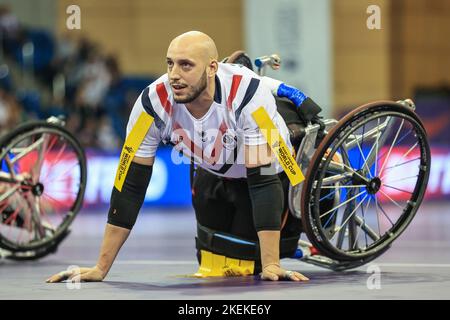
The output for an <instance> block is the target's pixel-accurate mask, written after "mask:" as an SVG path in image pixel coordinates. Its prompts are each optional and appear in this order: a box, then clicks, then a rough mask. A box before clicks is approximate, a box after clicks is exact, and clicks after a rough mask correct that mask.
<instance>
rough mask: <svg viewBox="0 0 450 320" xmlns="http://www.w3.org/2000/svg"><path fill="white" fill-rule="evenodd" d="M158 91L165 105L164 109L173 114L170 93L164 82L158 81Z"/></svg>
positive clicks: (170, 114)
mask: <svg viewBox="0 0 450 320" xmlns="http://www.w3.org/2000/svg"><path fill="white" fill-rule="evenodd" d="M156 93H157V94H158V97H159V101H161V105H162V106H163V108H164V110H166V112H167V113H168V114H169V116H172V104H171V103H170V101H169V99H168V94H167V90H166V86H165V85H164V83H158V84H157V85H156Z"/></svg>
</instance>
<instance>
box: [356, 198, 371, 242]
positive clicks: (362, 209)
mask: <svg viewBox="0 0 450 320" xmlns="http://www.w3.org/2000/svg"><path fill="white" fill-rule="evenodd" d="M371 199H372V198H371V197H369V200H368V201H367V204H366V211H367V208H368V207H369V204H370V200H371ZM361 212H362V219H361V218H360V217H358V215H355V217H354V219H355V222H356V224H358V221H361V220H362V224H359V229H358V232H357V233H356V237H355V241H354V242H353V245H352V248H353V249H355V248H356V242H357V241H358V237H359V233H360V232H361V230H363V227H364V226H365V225H366V216H365V213H364V206H361ZM356 218H358V221H357V219H356ZM364 238H365V240H366V248H367V247H368V246H369V245H368V243H367V232H364Z"/></svg>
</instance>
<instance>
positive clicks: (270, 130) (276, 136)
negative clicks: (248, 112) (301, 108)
mask: <svg viewBox="0 0 450 320" xmlns="http://www.w3.org/2000/svg"><path fill="white" fill-rule="evenodd" d="M252 116H253V119H255V122H256V124H257V125H258V126H259V128H260V129H261V133H262V134H263V135H264V137H265V138H266V140H267V143H268V144H269V146H270V148H271V149H272V151H273V153H274V154H275V155H276V157H277V159H278V161H279V162H280V164H281V166H282V167H283V169H284V171H285V172H286V174H287V176H288V178H289V181H290V182H291V184H292V185H293V186H295V185H297V184H299V183H300V182H302V181H303V180H305V177H304V176H303V173H302V171H301V170H300V167H299V166H298V164H297V162H296V161H295V159H294V157H292V155H291V152H290V151H289V148H288V147H287V145H286V142H284V140H283V137H282V136H281V135H280V132H279V131H278V129H277V127H276V126H275V124H274V123H273V122H272V120H271V119H270V117H269V115H268V113H267V111H266V110H265V109H264V107H259V108H258V109H257V110H256V111H254V112H253V113H252Z"/></svg>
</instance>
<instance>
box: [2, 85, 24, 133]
mask: <svg viewBox="0 0 450 320" xmlns="http://www.w3.org/2000/svg"><path fill="white" fill-rule="evenodd" d="M25 118H26V117H25V115H24V112H23V110H22V107H21V106H20V104H18V103H17V101H16V99H15V97H14V96H13V95H11V94H10V93H8V92H7V91H6V90H5V89H4V88H2V87H0V135H2V134H4V133H6V132H8V131H9V130H11V129H13V128H14V127H15V126H17V125H18V124H19V123H20V122H21V121H22V120H23V119H25Z"/></svg>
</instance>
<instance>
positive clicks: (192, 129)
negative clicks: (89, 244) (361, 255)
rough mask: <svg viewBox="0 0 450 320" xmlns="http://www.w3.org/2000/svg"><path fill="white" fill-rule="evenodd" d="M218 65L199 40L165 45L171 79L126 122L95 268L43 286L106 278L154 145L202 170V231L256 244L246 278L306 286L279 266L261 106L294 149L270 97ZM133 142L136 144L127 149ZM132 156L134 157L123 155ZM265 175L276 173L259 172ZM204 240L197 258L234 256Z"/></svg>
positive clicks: (277, 210) (278, 185) (138, 200)
mask: <svg viewBox="0 0 450 320" xmlns="http://www.w3.org/2000/svg"><path fill="white" fill-rule="evenodd" d="M218 57H219V55H218V52H217V48H216V45H215V43H214V41H213V40H212V39H211V38H210V37H209V36H208V35H206V34H204V33H202V32H198V31H190V32H186V33H183V34H181V35H179V36H177V37H176V38H175V39H173V40H172V41H171V43H170V45H169V48H168V50H167V56H166V62H167V73H166V74H164V75H163V76H161V77H160V78H159V79H157V80H156V81H155V82H153V83H152V84H150V85H149V86H148V87H147V88H145V89H144V90H143V92H142V93H141V95H140V96H139V98H138V99H137V101H136V103H135V105H134V107H133V110H132V112H131V114H130V118H129V122H128V125H127V139H126V141H125V144H124V149H123V150H122V154H121V161H120V164H119V168H118V172H117V175H116V181H115V185H114V188H113V191H112V195H111V203H110V209H109V213H108V223H107V224H106V228H105V233H104V238H103V242H102V246H101V249H100V254H99V257H98V261H97V264H96V265H95V266H94V267H92V268H80V273H79V274H77V273H75V272H71V271H63V272H60V273H58V274H55V275H53V276H51V277H50V278H49V279H48V280H47V282H60V281H63V280H67V279H69V280H73V279H74V278H75V277H79V279H80V280H81V281H102V280H103V279H104V278H105V277H106V275H107V274H108V272H109V270H110V268H111V266H112V264H113V262H114V260H115V258H116V256H117V254H118V252H119V250H120V248H121V247H122V245H123V244H124V242H125V241H126V239H127V238H128V236H129V234H130V231H131V229H132V227H133V226H134V224H135V222H136V219H137V216H138V213H139V211H140V209H141V206H142V203H143V201H144V198H145V193H146V189H147V186H148V184H149V182H150V178H151V174H152V168H153V163H154V159H155V153H156V149H157V147H158V145H159V144H160V142H163V143H166V144H171V145H172V146H173V147H174V149H173V150H174V152H175V153H176V154H179V153H182V154H184V155H185V156H186V157H187V159H189V160H192V161H193V162H195V163H196V164H197V165H198V171H197V174H196V177H195V179H194V181H193V188H192V193H193V206H194V209H195V213H196V219H197V223H198V228H199V230H201V232H204V230H208V231H207V232H210V231H209V230H214V231H213V232H222V233H224V234H230V235H231V236H235V237H236V239H237V238H239V237H240V238H243V239H248V240H249V241H254V242H255V243H256V244H257V246H258V248H259V249H258V256H256V257H255V258H254V262H255V263H256V265H257V266H259V268H258V267H255V269H253V268H252V270H257V271H258V272H261V279H263V280H273V281H276V280H279V279H286V280H292V281H305V280H308V278H307V277H305V276H303V275H302V274H300V273H298V272H294V271H288V270H285V269H283V268H282V267H281V266H280V229H281V224H282V222H281V220H282V218H283V213H285V212H287V211H286V203H285V201H284V198H285V191H284V190H283V187H282V181H283V179H284V181H286V176H285V174H284V172H283V169H282V167H281V166H280V165H279V164H278V163H277V160H276V159H275V157H274V155H273V153H272V151H271V150H270V147H269V146H268V144H267V141H266V140H265V138H264V136H263V135H262V134H261V132H260V129H259V127H258V125H257V124H256V123H255V121H254V119H253V118H252V116H251V114H252V112H253V111H255V110H256V109H257V108H259V107H261V106H262V107H264V108H265V110H266V111H267V113H268V114H269V116H270V117H271V119H272V121H273V122H274V123H275V125H276V127H277V129H278V130H279V132H280V133H281V135H282V136H283V137H284V138H285V140H286V141H287V143H288V145H289V147H290V148H292V146H291V145H290V143H289V141H288V140H289V132H288V130H287V127H286V124H285V123H284V121H283V119H282V118H281V116H280V115H279V114H278V112H277V108H276V104H275V100H274V97H273V90H274V88H271V87H270V85H266V84H264V83H262V81H261V80H262V79H261V78H260V77H259V76H258V75H256V74H255V73H253V72H252V71H251V70H249V69H248V68H245V67H242V66H240V65H233V64H225V63H219V62H218ZM279 84H280V83H278V82H277V83H276V84H273V83H272V86H274V85H275V86H279ZM138 133H139V134H140V135H141V136H142V138H140V139H137V140H140V141H139V142H138V143H137V144H136V145H135V146H133V148H129V146H130V145H129V143H132V142H131V141H132V140H133V141H134V140H136V139H132V138H133V137H132V136H133V135H136V136H137V135H139V134H138ZM241 147H242V149H241ZM129 150H132V152H134V153H132V154H127V152H130V151H129ZM239 150H243V152H239ZM126 159H132V161H128V162H127V160H126ZM269 167H270V168H271V169H272V174H267V173H264V170H265V169H268V168H269ZM266 171H267V170H266ZM176 191H177V190H175V189H174V192H176ZM168 227H169V226H168ZM199 232H200V231H199ZM200 238H201V237H200V236H199V235H198V239H197V240H198V242H197V249H198V251H199V253H200V252H202V253H204V252H212V253H215V254H219V253H220V254H224V255H226V256H227V257H233V258H235V257H236V254H234V252H232V251H230V252H225V253H224V252H223V251H221V250H218V251H217V250H216V248H214V246H213V245H212V244H207V243H202V242H201V241H200V240H201V239H200ZM199 239H200V240H199ZM230 250H232V249H230ZM225 251H226V250H225ZM250 273H254V271H252V272H250ZM225 275H226V274H225ZM243 275H245V272H244V274H243Z"/></svg>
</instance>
